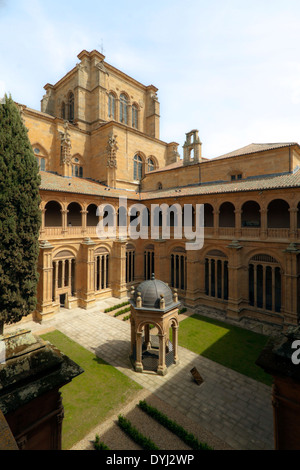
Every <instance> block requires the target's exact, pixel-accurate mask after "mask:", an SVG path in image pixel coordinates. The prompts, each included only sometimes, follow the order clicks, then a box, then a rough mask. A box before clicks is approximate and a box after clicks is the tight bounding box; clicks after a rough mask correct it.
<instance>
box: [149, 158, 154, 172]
mask: <svg viewBox="0 0 300 470" xmlns="http://www.w3.org/2000/svg"><path fill="white" fill-rule="evenodd" d="M153 170H155V162H154V160H153V158H148V171H153Z"/></svg>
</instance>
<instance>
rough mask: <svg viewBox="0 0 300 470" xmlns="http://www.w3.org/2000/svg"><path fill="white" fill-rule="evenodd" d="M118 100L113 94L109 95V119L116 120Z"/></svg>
mask: <svg viewBox="0 0 300 470" xmlns="http://www.w3.org/2000/svg"><path fill="white" fill-rule="evenodd" d="M115 106H116V98H115V95H114V94H113V93H110V94H109V95H108V117H109V118H111V119H115Z"/></svg>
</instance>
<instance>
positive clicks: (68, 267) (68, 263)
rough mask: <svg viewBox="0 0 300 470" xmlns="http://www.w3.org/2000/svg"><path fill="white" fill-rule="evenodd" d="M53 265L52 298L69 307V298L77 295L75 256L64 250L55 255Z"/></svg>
mask: <svg viewBox="0 0 300 470" xmlns="http://www.w3.org/2000/svg"><path fill="white" fill-rule="evenodd" d="M52 266H53V270H52V272H53V276H52V300H53V302H57V303H59V304H60V306H62V307H67V306H68V299H69V298H70V297H74V296H75V256H74V254H73V253H71V252H70V251H68V250H62V251H60V252H59V253H57V255H56V256H55V257H54V259H53V263H52Z"/></svg>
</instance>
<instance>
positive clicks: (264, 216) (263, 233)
mask: <svg viewBox="0 0 300 470" xmlns="http://www.w3.org/2000/svg"><path fill="white" fill-rule="evenodd" d="M260 220H261V222H260V223H261V229H260V238H261V239H262V240H265V239H266V238H267V236H268V210H267V209H260Z"/></svg>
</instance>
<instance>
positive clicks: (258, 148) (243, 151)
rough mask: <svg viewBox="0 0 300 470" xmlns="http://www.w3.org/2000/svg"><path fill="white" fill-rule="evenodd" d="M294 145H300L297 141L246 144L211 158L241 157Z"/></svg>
mask: <svg viewBox="0 0 300 470" xmlns="http://www.w3.org/2000/svg"><path fill="white" fill-rule="evenodd" d="M292 145H298V146H299V144H298V143H297V142H285V143H284V142H283V143H277V144H250V145H246V146H245V147H242V148H240V149H238V150H234V151H233V152H229V153H225V154H224V155H221V156H219V157H215V158H212V159H211V160H212V161H213V160H219V159H222V158H231V157H239V156H241V155H249V154H251V153H256V152H264V151H266V150H275V149H279V148H283V147H290V146H292Z"/></svg>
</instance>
